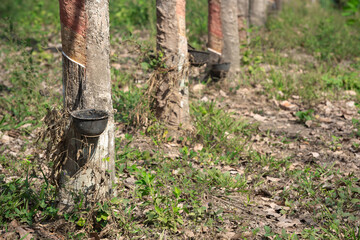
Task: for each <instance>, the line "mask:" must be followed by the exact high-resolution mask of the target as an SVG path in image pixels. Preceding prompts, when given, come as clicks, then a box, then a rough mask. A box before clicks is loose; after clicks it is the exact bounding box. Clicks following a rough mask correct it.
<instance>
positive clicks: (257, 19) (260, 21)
mask: <svg viewBox="0 0 360 240" xmlns="http://www.w3.org/2000/svg"><path fill="white" fill-rule="evenodd" d="M266 14H267V0H250V24H251V25H254V26H263V25H264V24H265V22H266Z"/></svg>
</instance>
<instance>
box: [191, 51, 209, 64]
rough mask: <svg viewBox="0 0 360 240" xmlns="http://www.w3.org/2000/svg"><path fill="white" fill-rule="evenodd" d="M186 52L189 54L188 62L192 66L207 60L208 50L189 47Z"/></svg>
mask: <svg viewBox="0 0 360 240" xmlns="http://www.w3.org/2000/svg"><path fill="white" fill-rule="evenodd" d="M188 52H189V54H190V63H191V65H193V66H201V65H204V64H206V63H208V62H209V53H208V52H204V51H197V50H193V49H189V50H188Z"/></svg>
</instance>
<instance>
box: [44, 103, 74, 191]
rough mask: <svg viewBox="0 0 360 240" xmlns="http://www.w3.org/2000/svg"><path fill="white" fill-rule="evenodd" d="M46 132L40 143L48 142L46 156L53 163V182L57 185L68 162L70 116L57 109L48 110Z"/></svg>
mask: <svg viewBox="0 0 360 240" xmlns="http://www.w3.org/2000/svg"><path fill="white" fill-rule="evenodd" d="M44 122H45V125H46V129H45V131H43V132H41V133H40V135H39V138H38V142H39V141H41V142H47V146H46V150H45V156H46V159H47V161H48V162H49V163H52V171H51V177H50V179H51V181H52V183H53V184H56V185H57V182H58V181H57V179H58V177H59V174H60V172H61V169H62V166H63V164H64V163H65V160H66V144H65V141H66V129H67V127H68V126H69V114H68V113H64V112H63V111H61V110H57V109H55V108H54V109H48V112H47V114H46V116H45V118H44Z"/></svg>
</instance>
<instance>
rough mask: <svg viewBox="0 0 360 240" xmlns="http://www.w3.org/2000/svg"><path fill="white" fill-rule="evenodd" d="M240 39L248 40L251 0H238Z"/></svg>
mask: <svg viewBox="0 0 360 240" xmlns="http://www.w3.org/2000/svg"><path fill="white" fill-rule="evenodd" d="M237 6H238V25H239V41H240V43H244V42H247V29H248V28H249V21H250V19H249V0H238V2H237Z"/></svg>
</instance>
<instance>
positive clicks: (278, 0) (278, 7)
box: [275, 0, 282, 11]
mask: <svg viewBox="0 0 360 240" xmlns="http://www.w3.org/2000/svg"><path fill="white" fill-rule="evenodd" d="M275 6H276V11H281V9H282V0H275Z"/></svg>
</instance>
